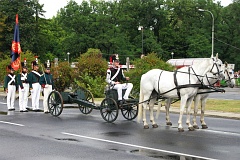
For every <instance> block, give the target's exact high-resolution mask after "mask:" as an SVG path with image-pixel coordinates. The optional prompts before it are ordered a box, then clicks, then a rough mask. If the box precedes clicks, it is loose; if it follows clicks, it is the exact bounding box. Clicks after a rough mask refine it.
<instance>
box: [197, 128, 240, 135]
mask: <svg viewBox="0 0 240 160" xmlns="http://www.w3.org/2000/svg"><path fill="white" fill-rule="evenodd" d="M199 131H202V132H212V133H220V134H227V135H234V136H240V134H239V133H233V132H226V131H215V130H209V129H207V130H203V129H201V130H199Z"/></svg>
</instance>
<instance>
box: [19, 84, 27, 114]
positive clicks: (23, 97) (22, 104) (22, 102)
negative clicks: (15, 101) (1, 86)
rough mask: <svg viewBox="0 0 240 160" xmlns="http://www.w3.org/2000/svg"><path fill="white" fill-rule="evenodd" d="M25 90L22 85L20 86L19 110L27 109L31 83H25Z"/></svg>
mask: <svg viewBox="0 0 240 160" xmlns="http://www.w3.org/2000/svg"><path fill="white" fill-rule="evenodd" d="M23 88H24V91H23V92H22V89H21V87H20V86H19V89H18V91H19V110H20V111H25V110H27V109H26V108H27V104H28V94H29V84H28V83H23Z"/></svg>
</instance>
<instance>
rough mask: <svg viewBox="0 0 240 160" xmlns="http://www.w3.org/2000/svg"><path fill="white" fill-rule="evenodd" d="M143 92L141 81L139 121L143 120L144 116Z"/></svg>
mask: <svg viewBox="0 0 240 160" xmlns="http://www.w3.org/2000/svg"><path fill="white" fill-rule="evenodd" d="M142 103H143V94H142V88H141V83H140V93H139V104H138V120H137V121H138V122H141V120H142V116H143V104H142Z"/></svg>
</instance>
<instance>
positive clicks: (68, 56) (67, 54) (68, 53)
mask: <svg viewBox="0 0 240 160" xmlns="http://www.w3.org/2000/svg"><path fill="white" fill-rule="evenodd" d="M69 54H70V53H69V52H68V53H67V55H68V64H69Z"/></svg>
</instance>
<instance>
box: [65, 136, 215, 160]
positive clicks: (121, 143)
mask: <svg viewBox="0 0 240 160" xmlns="http://www.w3.org/2000/svg"><path fill="white" fill-rule="evenodd" d="M62 134H64V135H69V136H74V137H81V138H85V139H91V140H95V141H101V142H106V143H113V144H119V145H124V146H130V147H136V148H141V149H147V150H152V151H158V152H164V153H170V154H177V155H181V156H187V157H195V158H200V159H206V160H215V159H213V158H208V157H201V156H196V155H191V154H185V153H180V152H173V151H167V150H162V149H157V148H151V147H145V146H140V145H134V144H129V143H123V142H117V141H112V140H107V139H100V138H94V137H88V136H83V135H77V134H72V133H67V132H62Z"/></svg>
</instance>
